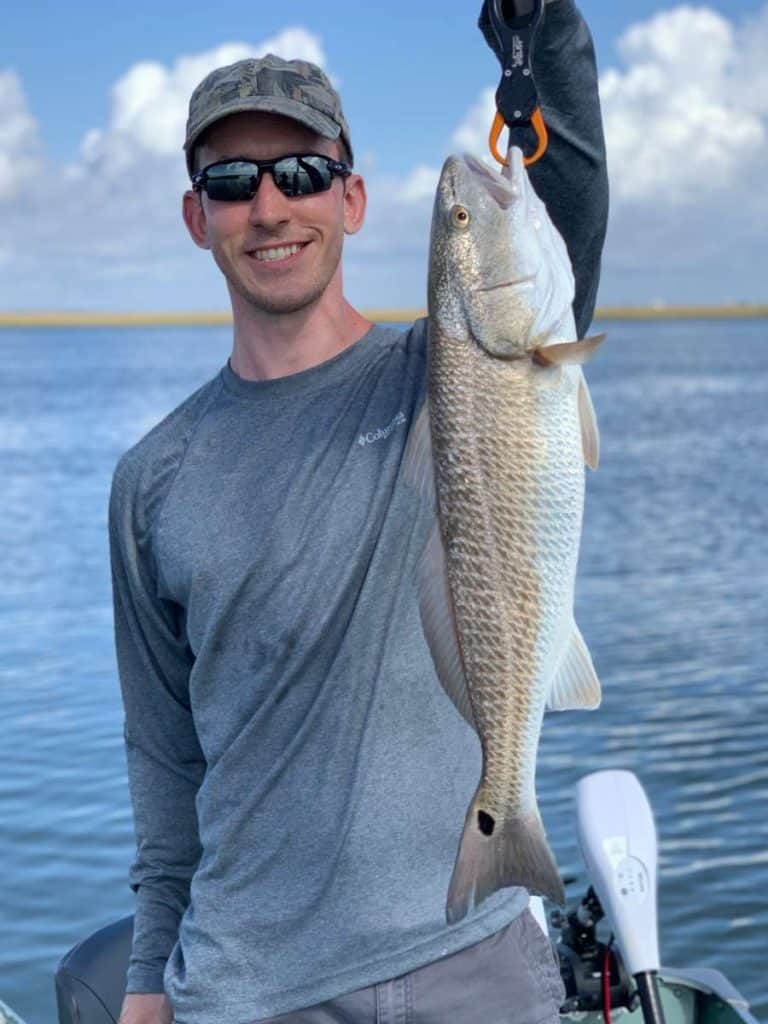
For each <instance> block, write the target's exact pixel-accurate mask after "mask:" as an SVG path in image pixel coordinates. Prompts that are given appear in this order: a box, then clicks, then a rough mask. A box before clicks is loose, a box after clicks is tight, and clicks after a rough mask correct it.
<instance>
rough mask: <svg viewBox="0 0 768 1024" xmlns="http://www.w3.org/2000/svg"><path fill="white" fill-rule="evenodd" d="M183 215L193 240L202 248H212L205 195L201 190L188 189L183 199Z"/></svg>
mask: <svg viewBox="0 0 768 1024" xmlns="http://www.w3.org/2000/svg"><path fill="white" fill-rule="evenodd" d="M181 215H182V217H183V218H184V223H185V224H186V225H187V231H188V232H189V234H190V236H191V238H192V241H193V242H194V243H195V245H196V246H198V247H199V248H200V249H210V245H209V244H208V222H207V220H206V216H205V210H204V209H203V197H202V194H201V193H200V192H193V191H192V189H188V190H187V191H186V192H185V193H184V196H183V198H182V200H181Z"/></svg>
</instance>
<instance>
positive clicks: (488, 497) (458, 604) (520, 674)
mask: <svg viewBox="0 0 768 1024" xmlns="http://www.w3.org/2000/svg"><path fill="white" fill-rule="evenodd" d="M555 372H558V373H559V375H560V376H561V378H564V374H563V372H562V371H555ZM541 376H544V372H543V371H538V370H535V369H534V368H532V367H531V364H530V363H526V364H515V363H505V362H502V361H501V360H493V361H490V360H488V359H487V358H485V357H484V356H483V354H482V350H481V349H480V348H479V347H478V346H477V345H475V344H474V343H472V342H471V341H468V342H466V343H464V344H461V343H457V342H455V341H452V340H451V339H445V338H437V337H434V338H433V340H432V343H431V347H430V370H429V389H430V396H431V401H430V420H431V423H432V433H433V444H434V447H435V455H436V486H437V494H438V502H439V505H440V508H441V510H443V511H444V513H445V518H444V520H443V524H444V531H445V536H446V537H451V536H454V535H455V536H457V537H472V538H473V543H472V544H471V545H455V544H454V545H451V544H450V543H449V544H448V545H447V548H446V555H447V569H448V577H449V582H450V584H451V592H452V595H453V598H454V606H455V611H456V619H457V626H458V632H459V643H460V647H461V651H462V655H463V657H464V664H465V672H466V674H467V677H468V679H471V680H472V683H471V684H470V700H471V702H472V708H473V713H474V715H475V719H476V721H477V724H478V727H479V730H480V734H481V741H482V745H483V755H484V771H483V787H484V789H485V790H486V792H487V795H488V801H487V803H488V806H487V809H488V810H489V811H492V812H493V814H494V816H495V817H497V818H498V819H499V820H500V821H503V820H504V817H505V814H506V810H507V806H508V804H509V803H510V797H512V798H514V802H515V804H517V805H519V806H520V807H521V808H524V807H526V805H527V804H528V803H529V802H530V800H531V799H532V798H533V788H534V784H533V776H534V764H535V751H536V746H537V744H538V735H539V731H538V728H536V727H535V725H532V724H531V723H535V722H536V721H537V720H540V717H541V715H542V714H543V708H544V701H545V698H546V691H545V683H546V682H547V680H545V679H543V669H544V667H545V662H546V656H547V653H548V651H547V649H546V646H545V645H544V644H543V643H542V629H541V625H542V620H545V619H548V618H551V617H552V611H551V610H552V609H555V608H556V607H557V606H558V605H559V604H561V603H562V596H563V594H562V592H563V591H565V590H567V586H568V575H569V571H570V569H571V566H570V564H569V563H570V558H568V557H567V555H568V552H569V551H570V550H574V549H575V548H576V545H577V541H578V533H579V530H580V520H581V500H580V498H581V491H580V489H579V486H578V480H579V477H580V475H583V471H582V469H581V463H582V459H581V444H580V439H579V435H578V432H577V431H576V430H575V429H574V426H573V423H572V422H571V423H568V424H567V426H566V421H567V420H568V419H570V417H563V416H562V415H560V416H557V417H552V416H548V415H547V409H546V408H545V409H543V410H542V409H540V406H541V405H544V406H546V405H547V402H546V399H547V397H550V398H553V397H555V398H556V400H557V398H559V397H561V396H559V395H557V396H555V395H553V390H554V389H553V388H552V386H551V385H550V384H547V385H545V386H544V390H543V392H542V388H541V384H540V383H538V382H537V380H536V378H537V377H541ZM500 378H501V379H500ZM499 396H502V397H501V398H500V397H499ZM542 398H543V402H542ZM549 404H550V405H551V404H553V403H551V402H550V403H549ZM573 408H574V410H575V406H574V407H573ZM469 422H472V423H473V431H472V434H468V432H467V431H464V430H462V425H463V424H464V423H469ZM567 427H570V429H567ZM542 430H545V431H550V432H551V436H550V437H545V438H544V440H545V441H546V442H547V443H546V444H542ZM569 447H570V449H571V451H570V453H569V452H568V449H569ZM550 449H552V450H554V451H556V452H559V453H560V455H561V460H563V461H570V463H571V468H570V469H569V471H568V472H567V473H566V474H565V475H563V474H561V473H559V472H558V467H559V461H558V460H556V461H554V462H551V461H549V462H548V461H546V460H547V459H548V458H549V450H550ZM569 455H570V458H569ZM467 465H469V466H472V467H474V469H473V471H472V472H471V473H468V472H466V471H465V469H464V467H465V466H467ZM574 468H575V472H574ZM563 479H567V480H569V481H570V486H569V487H563V486H560V481H562V480H563ZM537 506H546V507H547V515H546V516H543V515H542V514H541V511H538V513H537ZM553 512H554V514H555V516H556V517H557V518H558V519H559V520H562V519H564V518H570V520H571V523H570V527H571V529H570V535H569V532H568V531H563V529H562V527H561V528H559V529H555V528H554V527H553V525H552V524H551V523H550V522H549V521H548V517H549V516H551V515H552V514H553ZM479 525H482V527H484V529H482V530H481V529H479V528H478V527H479ZM542 528H543V535H544V537H546V538H547V541H548V542H550V541H551V540H553V539H554V540H555V541H556V542H557V544H556V546H555V548H554V550H552V549H550V551H552V554H553V555H554V558H553V559H550V561H553V563H554V564H555V565H556V566H558V565H559V566H561V567H562V571H560V572H555V573H552V572H549V573H547V574H542V572H541V560H540V559H539V558H537V553H538V548H539V546H540V544H541V542H542ZM543 575H544V576H547V575H548V576H549V579H542V576H543ZM491 581H492V582H491ZM489 584H490V585H491V587H492V600H491V601H489V594H488V590H489ZM513 623H514V624H515V628H512V624H513Z"/></svg>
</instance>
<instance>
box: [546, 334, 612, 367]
mask: <svg viewBox="0 0 768 1024" xmlns="http://www.w3.org/2000/svg"><path fill="white" fill-rule="evenodd" d="M605 339H606V335H605V334H595V335H593V336H592V337H591V338H584V339H583V341H568V342H565V343H563V344H560V345H543V346H542V347H541V348H537V349H534V351H533V361H534V362H535V363H538V364H539V366H560V364H561V363H586V361H587V360H588V359H590V358H591V357H592V355H593V354H594V352H595V350H596V349H598V348H599V347H600V346H601V345H602V343H603V342H604V341H605Z"/></svg>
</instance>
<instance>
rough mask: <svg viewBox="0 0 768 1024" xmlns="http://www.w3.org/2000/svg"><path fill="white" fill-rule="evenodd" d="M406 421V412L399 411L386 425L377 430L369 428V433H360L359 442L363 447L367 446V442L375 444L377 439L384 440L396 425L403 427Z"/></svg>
mask: <svg viewBox="0 0 768 1024" xmlns="http://www.w3.org/2000/svg"><path fill="white" fill-rule="evenodd" d="M404 423H405V413H404V412H402V411H401V412H399V413H398V414H397V415H396V416H395V418H394V419H393V420H392V422H391V423H388V424H387V426H386V427H379V428H378V429H377V430H369V431H368V433H367V434H360V436H359V437H358V439H357V443H358V444H359V445H360V447H361V448H365V446H366V445H367V444H374V443H375V442H376V441H382V440H383V439H384V438H385V437H389V435H390V434H391V433H392V431H393V430H394V429H395V427H402V426H403V424H404Z"/></svg>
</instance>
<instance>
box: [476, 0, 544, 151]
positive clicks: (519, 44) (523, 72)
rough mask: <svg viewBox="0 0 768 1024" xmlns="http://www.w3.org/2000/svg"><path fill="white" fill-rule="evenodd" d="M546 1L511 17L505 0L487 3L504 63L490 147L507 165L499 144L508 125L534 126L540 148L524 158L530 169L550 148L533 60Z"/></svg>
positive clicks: (540, 1) (498, 51)
mask: <svg viewBox="0 0 768 1024" xmlns="http://www.w3.org/2000/svg"><path fill="white" fill-rule="evenodd" d="M544 2H545V0H533V9H532V10H531V11H530V12H529V13H528V14H525V15H521V16H519V17H511V18H508V17H506V16H505V14H504V8H503V0H487V9H488V21H489V27H490V30H491V32H492V33H493V36H494V37H495V39H496V43H497V46H496V47H495V49H496V51H497V53H498V54H499V55H500V60H501V82H500V84H499V87H498V89H497V90H496V116H495V118H494V120H493V125H492V127H491V133H490V136H489V139H488V144H489V146H490V149H491V153H492V154H493V156H494V159H495V160H497V161H498V162H499V163H500V164H503V165H505V166H506V163H507V161H506V160H505V159H504V157H503V156H502V155H501V154H500V153H499V150H498V141H499V136H500V135H501V132H502V129H503V128H504V125H506V126H507V127H508V128H510V129H512V128H517V127H521V126H523V125H526V124H530V125H531V126H532V127H533V130H534V132H535V133H536V139H537V146H536V149H535V150H534V152H533V153H531V154H529V155H525V156H524V163H525V165H526V166H529V165H530V164H533V163H535V162H536V161H537V160H538V159H539V158H540V157H541V156H542V154H543V153H544V151H545V150H546V148H547V145H548V142H549V138H548V134H547V126H546V125H545V123H544V118H543V116H542V113H541V107H540V106H539V95H538V91H537V89H536V81H535V79H534V77H533V68H532V66H531V57H532V55H533V48H534V44H535V42H536V34H537V33H538V31H539V28H540V27H541V23H542V21H543V18H544Z"/></svg>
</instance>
